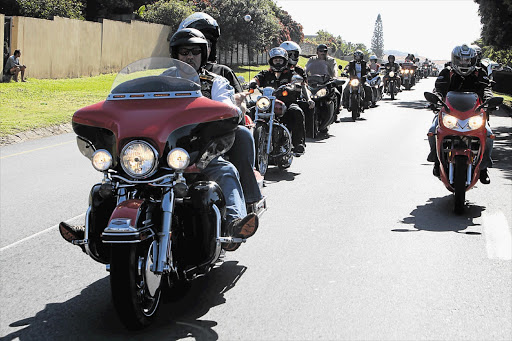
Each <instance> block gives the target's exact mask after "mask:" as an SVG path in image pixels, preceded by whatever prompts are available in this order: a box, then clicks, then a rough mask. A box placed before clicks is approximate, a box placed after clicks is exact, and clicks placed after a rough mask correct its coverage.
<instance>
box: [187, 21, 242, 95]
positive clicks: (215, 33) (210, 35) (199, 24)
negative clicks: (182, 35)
mask: <svg viewBox="0 0 512 341" xmlns="http://www.w3.org/2000/svg"><path fill="white" fill-rule="evenodd" d="M183 28H195V29H196V30H199V31H201V33H202V34H203V35H204V36H205V38H206V40H207V41H208V61H207V63H206V65H205V66H204V68H205V70H206V71H210V72H213V73H215V74H217V75H219V76H222V77H224V78H226V79H227V80H228V81H229V84H231V86H232V87H233V88H235V93H240V92H243V90H242V86H241V85H240V82H239V81H238V78H237V76H236V74H235V73H234V72H233V70H232V69H231V68H229V67H228V66H226V65H222V64H218V63H217V40H218V39H219V37H220V27H219V24H218V23H217V21H216V20H215V19H214V18H212V17H211V16H210V15H209V14H206V13H203V12H196V13H194V14H191V15H189V16H188V17H187V18H185V19H183V21H182V22H181V23H180V25H179V27H178V31H179V30H181V29H183Z"/></svg>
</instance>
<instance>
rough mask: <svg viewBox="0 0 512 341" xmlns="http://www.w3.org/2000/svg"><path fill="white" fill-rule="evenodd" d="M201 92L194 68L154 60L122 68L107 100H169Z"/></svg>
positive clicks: (159, 59) (173, 60) (154, 58)
mask: <svg viewBox="0 0 512 341" xmlns="http://www.w3.org/2000/svg"><path fill="white" fill-rule="evenodd" d="M200 90H201V85H200V80H199V75H198V74H197V72H196V70H195V69H194V68H193V67H192V66H190V65H188V64H186V63H184V62H181V61H179V60H176V59H172V58H167V57H151V58H145V59H141V60H138V61H136V62H134V63H131V64H130V65H128V66H126V67H125V68H123V69H122V70H121V71H120V72H119V73H118V74H117V76H116V79H115V80H114V83H113V84H112V88H111V90H110V94H109V95H108V98H107V99H108V100H114V99H129V98H155V97H164V98H169V97H175V96H176V95H178V96H180V94H179V92H198V91H200ZM177 93H178V94H177ZM144 94H149V95H152V96H145V95H144ZM181 96H183V94H182V95H181Z"/></svg>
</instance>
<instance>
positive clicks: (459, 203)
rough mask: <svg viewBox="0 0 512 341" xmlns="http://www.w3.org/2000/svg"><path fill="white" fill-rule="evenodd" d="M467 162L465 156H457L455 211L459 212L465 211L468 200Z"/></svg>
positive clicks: (454, 183) (454, 184) (454, 182)
mask: <svg viewBox="0 0 512 341" xmlns="http://www.w3.org/2000/svg"><path fill="white" fill-rule="evenodd" d="M467 167H468V165H467V162H466V158H465V157H464V156H456V157H455V172H454V179H453V188H454V197H455V201H454V211H455V213H457V214H462V213H463V212H464V204H465V202H466V177H467Z"/></svg>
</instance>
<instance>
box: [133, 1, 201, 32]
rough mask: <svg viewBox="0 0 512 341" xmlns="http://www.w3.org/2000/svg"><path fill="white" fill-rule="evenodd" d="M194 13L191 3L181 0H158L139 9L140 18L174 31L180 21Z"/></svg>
mask: <svg viewBox="0 0 512 341" xmlns="http://www.w3.org/2000/svg"><path fill="white" fill-rule="evenodd" d="M192 13H194V7H193V5H191V4H189V3H188V2H186V1H181V0H174V1H172V0H171V1H170V0H159V1H157V2H155V3H154V4H149V5H146V6H145V9H143V10H140V11H139V15H140V16H141V18H142V20H144V21H148V22H151V23H155V24H162V25H167V26H170V27H171V32H176V31H177V30H178V26H179V24H180V22H181V21H182V20H183V19H185V18H186V17H188V16H189V15H191V14H192Z"/></svg>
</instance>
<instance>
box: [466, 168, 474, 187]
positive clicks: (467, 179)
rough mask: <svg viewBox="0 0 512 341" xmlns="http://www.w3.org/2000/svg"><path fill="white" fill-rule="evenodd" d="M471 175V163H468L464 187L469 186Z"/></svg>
mask: <svg viewBox="0 0 512 341" xmlns="http://www.w3.org/2000/svg"><path fill="white" fill-rule="evenodd" d="M472 175H473V165H472V164H471V163H469V165H468V172H467V178H466V185H467V186H469V185H471V180H472Z"/></svg>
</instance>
